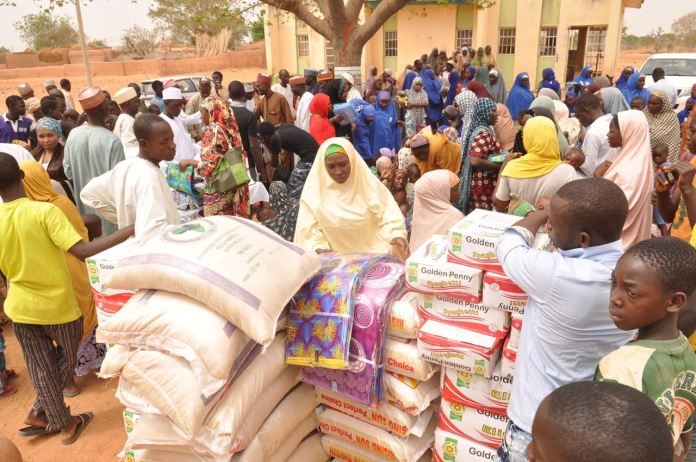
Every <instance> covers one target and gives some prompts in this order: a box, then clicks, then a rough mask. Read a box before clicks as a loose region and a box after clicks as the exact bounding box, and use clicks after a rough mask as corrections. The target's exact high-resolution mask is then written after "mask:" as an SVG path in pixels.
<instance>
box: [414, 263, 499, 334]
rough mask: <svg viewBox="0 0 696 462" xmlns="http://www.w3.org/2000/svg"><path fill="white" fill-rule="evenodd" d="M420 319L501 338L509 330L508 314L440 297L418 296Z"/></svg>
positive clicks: (475, 304) (480, 305)
mask: <svg viewBox="0 0 696 462" xmlns="http://www.w3.org/2000/svg"><path fill="white" fill-rule="evenodd" d="M484 281H485V276H484ZM418 307H419V313H420V315H421V318H423V319H432V320H434V321H440V322H444V323H445V324H450V325H453V326H457V327H461V328H463V329H468V330H473V331H476V332H481V333H484V334H489V335H493V336H494V337H499V338H503V337H505V336H506V335H507V333H508V331H509V330H510V313H508V312H506V311H502V310H498V309H495V308H490V307H488V306H484V305H482V304H478V303H471V302H467V301H464V300H457V299H455V298H451V297H445V296H441V295H418Z"/></svg>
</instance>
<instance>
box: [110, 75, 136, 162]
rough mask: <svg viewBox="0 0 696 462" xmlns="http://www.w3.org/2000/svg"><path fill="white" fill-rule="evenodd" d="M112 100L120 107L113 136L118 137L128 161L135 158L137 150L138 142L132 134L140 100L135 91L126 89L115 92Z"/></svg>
mask: <svg viewBox="0 0 696 462" xmlns="http://www.w3.org/2000/svg"><path fill="white" fill-rule="evenodd" d="M113 100H114V101H115V102H116V104H118V105H119V106H120V107H121V114H119V116H118V119H116V125H115V127H114V135H116V136H118V138H119V139H120V140H121V143H123V150H124V152H125V155H126V159H130V158H131V157H135V156H137V155H138V150H139V147H138V140H137V138H136V137H135V133H134V132H133V124H134V123H135V116H136V114H138V109H139V108H140V99H139V98H138V94H137V93H136V91H135V89H133V88H131V87H126V88H122V89H120V90H119V91H117V92H116V93H115V94H114V96H113Z"/></svg>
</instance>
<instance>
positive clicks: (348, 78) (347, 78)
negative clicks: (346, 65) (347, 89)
mask: <svg viewBox="0 0 696 462" xmlns="http://www.w3.org/2000/svg"><path fill="white" fill-rule="evenodd" d="M341 78H342V79H343V80H345V81H346V82H348V83H349V84H351V85H353V86H355V78H354V77H353V76H352V75H351V74H349V73H347V72H343V73H341Z"/></svg>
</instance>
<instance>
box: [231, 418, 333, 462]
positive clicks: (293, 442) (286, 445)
mask: <svg viewBox="0 0 696 462" xmlns="http://www.w3.org/2000/svg"><path fill="white" fill-rule="evenodd" d="M316 429H317V417H316V416H315V415H314V413H312V414H310V415H308V416H307V418H305V419H304V420H303V421H302V422H300V423H299V424H298V425H297V427H295V429H294V430H293V431H292V433H290V434H289V435H288V436H287V437H286V438H285V441H283V442H282V443H281V445H280V446H278V449H276V450H275V452H274V453H273V454H271V455H270V456H269V457H268V459H266V460H284V461H287V460H288V458H289V457H290V455H291V454H292V453H293V452H295V450H296V449H298V447H299V446H300V443H302V440H304V439H305V438H307V436H308V435H309V434H311V433H312V432H314V431H315V430H316ZM319 450H321V452H322V453H323V452H324V450H323V449H321V443H319ZM245 452H246V451H245ZM311 456H314V454H312V455H311ZM313 458H314V457H311V458H310V459H308V460H305V461H304V462H311V460H312V459H313ZM233 460H234V459H233ZM249 460H250V461H253V460H254V459H249ZM256 460H258V459H256ZM323 460H326V459H323Z"/></svg>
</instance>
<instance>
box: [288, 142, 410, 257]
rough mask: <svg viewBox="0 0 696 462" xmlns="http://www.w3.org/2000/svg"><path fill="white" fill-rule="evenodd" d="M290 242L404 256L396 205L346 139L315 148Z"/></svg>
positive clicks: (401, 220)
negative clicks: (292, 237) (317, 149)
mask: <svg viewBox="0 0 696 462" xmlns="http://www.w3.org/2000/svg"><path fill="white" fill-rule="evenodd" d="M295 243H297V244H299V245H302V246H304V247H307V248H309V249H312V250H315V251H319V252H321V251H327V250H333V251H336V252H367V253H375V254H388V253H392V254H396V255H399V256H402V257H403V256H405V255H407V254H408V241H407V240H406V225H405V222H404V216H403V215H402V213H401V210H399V206H398V205H397V203H396V201H395V200H394V198H393V197H392V195H391V193H390V192H389V190H388V189H387V188H386V187H385V186H384V185H383V184H382V183H381V182H380V181H379V179H378V178H377V177H376V176H375V175H374V174H373V173H372V172H371V171H370V168H369V167H368V166H367V164H366V163H365V161H363V160H362V158H361V157H360V156H359V155H357V153H356V152H355V148H354V147H353V145H352V144H351V143H350V141H348V140H346V139H345V138H330V139H328V140H326V141H325V142H324V143H323V144H322V145H321V146H320V147H319V151H318V152H317V159H316V161H315V162H314V164H313V165H312V169H311V170H310V172H309V175H308V177H307V181H306V183H305V186H304V189H303V190H302V197H301V198H300V210H299V214H298V217H297V227H296V229H295Z"/></svg>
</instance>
